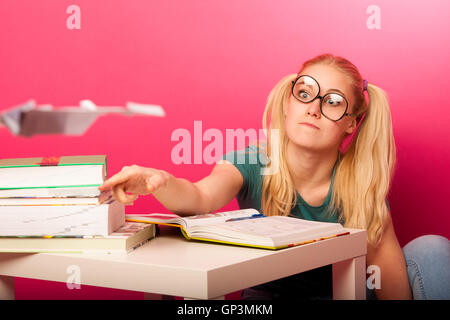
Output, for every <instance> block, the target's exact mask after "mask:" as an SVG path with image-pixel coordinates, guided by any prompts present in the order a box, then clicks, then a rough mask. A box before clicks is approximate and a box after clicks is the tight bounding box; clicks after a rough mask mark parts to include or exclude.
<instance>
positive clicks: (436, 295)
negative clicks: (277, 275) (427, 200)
mask: <svg viewBox="0 0 450 320" xmlns="http://www.w3.org/2000/svg"><path fill="white" fill-rule="evenodd" d="M403 255H404V257H405V262H406V266H407V271H408V280H409V284H410V287H411V290H412V294H413V299H415V300H424V299H431V300H436V299H437V300H450V241H449V240H448V239H447V238H445V237H442V236H436V235H426V236H422V237H419V238H416V239H414V240H412V241H410V242H409V243H408V244H407V245H406V246H404V247H403ZM285 279H286V278H285ZM328 281H329V280H328ZM262 287H264V285H263V286H262ZM296 296H297V297H296ZM241 297H242V299H243V300H272V299H280V298H281V299H282V298H286V299H296V298H300V299H305V295H304V294H302V293H299V294H298V293H293V291H292V290H288V291H287V292H285V293H283V292H282V293H281V294H280V293H279V292H277V293H274V292H270V291H268V290H264V289H262V290H261V286H257V287H253V288H248V289H245V290H243V291H242V295H241ZM331 298H332V297H331V294H330V291H329V290H328V292H327V293H326V294H324V295H322V296H317V295H315V296H311V297H308V298H306V299H308V300H309V299H321V300H326V299H331ZM367 299H368V300H375V299H376V296H375V293H374V290H369V289H367Z"/></svg>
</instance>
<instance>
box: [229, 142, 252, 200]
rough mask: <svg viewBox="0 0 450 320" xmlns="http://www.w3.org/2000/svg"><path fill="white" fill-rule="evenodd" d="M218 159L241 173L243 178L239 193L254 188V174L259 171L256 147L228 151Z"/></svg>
mask: <svg viewBox="0 0 450 320" xmlns="http://www.w3.org/2000/svg"><path fill="white" fill-rule="evenodd" d="M220 159H221V160H226V161H229V162H230V163H232V164H233V165H234V166H235V167H236V168H237V169H238V170H239V172H240V173H241V175H242V178H243V184H242V187H241V192H242V191H244V190H249V189H250V190H252V189H251V188H252V187H254V186H253V184H254V180H255V174H259V170H260V162H259V159H258V149H257V147H256V146H253V145H250V146H248V147H246V148H244V149H241V150H237V151H230V152H228V153H226V154H225V155H223V156H222V157H221V158H220Z"/></svg>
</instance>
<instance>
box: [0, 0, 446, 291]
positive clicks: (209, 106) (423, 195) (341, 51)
mask: <svg viewBox="0 0 450 320" xmlns="http://www.w3.org/2000/svg"><path fill="white" fill-rule="evenodd" d="M71 4H76V5H78V6H79V7H80V8H81V30H69V29H68V28H67V27H66V19H67V18H68V17H69V14H67V13H66V9H67V7H68V6H69V5H71ZM372 4H375V5H377V6H379V7H380V9H381V30H369V29H368V28H367V26H366V20H367V19H368V17H369V16H370V14H368V13H366V9H367V7H368V6H369V5H372ZM448 12H450V2H449V1H447V0H441V1H437V0H429V1H410V0H404V1H400V0H397V1H388V0H376V1H356V0H355V1H350V0H345V1H342V0H341V1H332V0H327V1H325V0H322V1H299V0H292V1H287V0H283V1H274V0H270V1H269V0H245V1H242V0H226V1H222V0H221V1H218V0H217V1H206V0H195V1H194V0H189V1H181V0H179V1H173V0H171V1H167V0H165V1H144V0H142V1H137V0H134V1H124V0H113V1H112V0H108V1H106V0H96V1H87V0H71V1H62V0H58V1H56V0H54V1H50V0H40V1H32V0H29V1H23V0H17V1H1V2H0V92H1V95H0V111H1V110H4V109H8V108H10V107H12V106H15V105H17V104H20V103H22V102H25V101H26V100H28V99H35V100H36V101H37V103H38V104H44V103H50V104H53V105H54V106H56V107H58V106H67V105H78V102H79V101H80V100H82V99H91V100H92V101H94V102H95V103H96V104H98V105H124V104H125V102H127V101H134V102H140V103H154V104H160V105H162V106H163V107H164V109H165V110H166V112H167V116H166V117H165V118H147V117H133V118H128V117H123V116H118V115H113V116H108V117H104V118H100V119H98V120H97V122H96V123H95V124H94V125H93V126H92V127H91V128H90V129H89V131H88V132H87V133H86V134H85V135H84V136H81V137H68V136H66V137H64V136H35V137H33V138H21V137H15V136H13V135H12V134H11V133H9V132H8V131H7V130H6V129H0V141H1V146H2V148H1V149H0V158H13V157H31V156H51V155H89V154H106V155H107V156H108V172H109V176H111V175H112V174H114V173H116V172H117V171H119V170H120V169H121V168H122V166H124V165H131V164H138V165H142V166H148V167H154V168H158V169H164V170H166V171H169V172H170V173H172V174H174V175H175V176H177V177H183V178H186V179H188V180H190V181H193V182H194V181H197V180H200V179H201V178H202V177H204V176H206V175H207V174H209V172H210V171H211V169H212V167H213V165H210V164H206V163H202V164H184V165H175V164H173V163H172V161H171V150H172V148H173V147H174V146H175V145H176V144H177V142H175V141H171V134H172V132H173V131H174V130H175V129H178V128H185V129H187V130H189V131H190V132H191V135H192V136H193V133H194V129H193V128H194V127H193V126H194V120H201V121H202V126H203V132H204V131H205V130H207V129H209V128H217V129H219V130H221V131H222V133H223V135H224V136H225V129H237V128H243V129H244V130H247V129H250V128H253V129H256V130H258V129H260V128H261V122H262V113H263V110H264V107H265V102H266V99H267V96H268V94H269V91H270V90H271V88H272V87H273V86H274V85H275V84H276V82H278V81H279V80H280V79H281V77H283V76H284V75H286V74H288V73H295V72H297V71H298V70H299V68H300V66H301V64H302V63H303V61H305V60H306V59H309V58H311V57H314V56H315V55H317V54H321V53H324V52H331V53H334V54H336V55H342V56H344V57H346V58H348V59H349V60H350V61H352V62H353V63H354V64H355V65H356V66H357V67H358V68H359V70H360V72H361V74H362V75H363V77H365V78H367V79H368V80H369V82H371V83H374V84H376V85H378V86H380V87H381V88H383V89H384V90H386V92H387V93H388V94H389V98H390V105H391V109H392V117H393V126H394V131H395V139H396V143H397V148H398V149H397V150H398V165H397V171H396V175H395V180H394V182H393V188H392V190H391V194H390V196H389V201H390V204H391V209H392V216H393V220H394V226H395V229H396V233H397V236H398V239H399V241H400V244H401V245H402V246H403V245H405V244H406V243H407V242H408V241H410V240H412V239H414V238H415V237H418V236H420V235H424V234H440V235H443V236H446V237H449V234H450V233H449V224H450V223H449V222H450V218H449V215H448V213H449V209H448V205H447V201H448V199H449V198H450V192H449V190H450V189H449V187H448V178H449V176H450V166H449V165H448V164H449V162H450V153H449V150H450V142H449V141H450V140H449V138H448V137H449V136H450V126H449V123H450V111H449V107H450V103H449V101H450V100H449V99H448V96H447V95H448V93H449V92H450V81H448V78H447V77H448V74H449V71H450V61H449V59H448V57H449V56H450V43H449V41H448V39H449V33H450V20H449V19H448V16H447V13H448ZM208 144H209V142H204V143H203V148H205V147H206V145H208ZM192 145H193V144H192ZM224 146H225V143H224ZM224 151H225V150H224ZM217 156H220V154H219V155H217ZM192 157H193V156H192ZM228 209H230V210H231V209H237V203H236V201H235V200H233V202H232V203H230V204H228V205H227V206H226V207H224V208H223V210H228ZM158 211H161V212H165V211H166V210H165V208H164V207H162V205H160V204H159V203H158V202H157V201H156V200H155V199H154V198H153V197H152V196H147V197H143V198H140V199H139V200H138V201H136V202H135V205H134V206H132V207H127V212H128V213H145V212H158ZM16 296H17V298H18V299H34V298H41V299H77V298H105V299H115V298H117V299H127V298H130V299H140V298H142V297H143V294H142V293H139V292H138V293H136V292H128V291H122V290H112V289H102V288H95V287H89V286H82V289H81V290H68V289H67V288H66V286H65V283H53V282H45V281H39V280H27V279H17V280H16ZM229 297H230V296H229ZM231 297H237V295H231Z"/></svg>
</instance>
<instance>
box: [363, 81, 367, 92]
mask: <svg viewBox="0 0 450 320" xmlns="http://www.w3.org/2000/svg"><path fill="white" fill-rule="evenodd" d="M367 84H368V81H367V80H364V90H363V91H367Z"/></svg>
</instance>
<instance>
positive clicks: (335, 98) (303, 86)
mask: <svg viewBox="0 0 450 320" xmlns="http://www.w3.org/2000/svg"><path fill="white" fill-rule="evenodd" d="M319 93H320V86H319V83H318V82H317V81H316V80H315V79H314V78H313V77H311V76H307V75H302V76H299V77H298V78H297V79H295V80H294V81H292V95H293V96H294V97H295V98H296V99H297V100H298V101H301V102H303V103H311V102H313V101H314V100H316V99H317V98H319V99H320V112H321V113H322V114H323V116H324V117H325V118H327V119H329V120H331V121H339V120H341V119H342V118H343V117H344V116H352V115H354V114H351V113H347V108H348V102H347V99H345V97H344V96H342V95H341V94H339V93H335V92H330V93H327V94H326V95H324V96H319Z"/></svg>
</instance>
